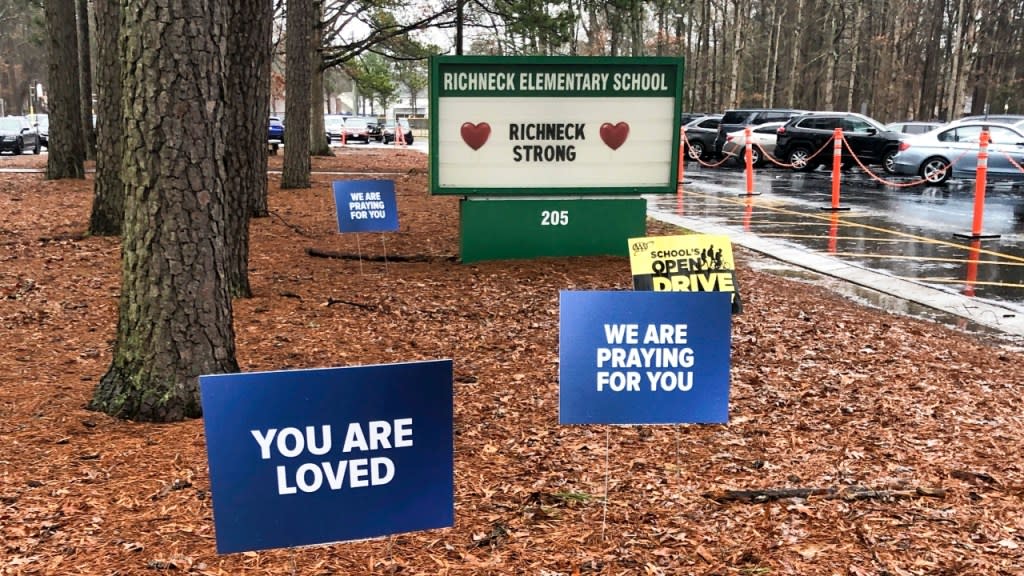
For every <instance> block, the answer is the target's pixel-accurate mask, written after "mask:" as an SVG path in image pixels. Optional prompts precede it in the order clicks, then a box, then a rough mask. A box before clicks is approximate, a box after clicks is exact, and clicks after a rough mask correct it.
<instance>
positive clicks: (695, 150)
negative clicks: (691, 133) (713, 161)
mask: <svg viewBox="0 0 1024 576" xmlns="http://www.w3.org/2000/svg"><path fill="white" fill-rule="evenodd" d="M703 157H704V145H703V144H701V143H700V142H690V158H693V159H694V160H700V159H701V158H703Z"/></svg>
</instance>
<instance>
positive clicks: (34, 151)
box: [32, 140, 43, 154]
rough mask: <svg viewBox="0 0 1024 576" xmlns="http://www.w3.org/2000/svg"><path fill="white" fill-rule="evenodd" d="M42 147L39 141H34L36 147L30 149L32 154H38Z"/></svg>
mask: <svg viewBox="0 0 1024 576" xmlns="http://www.w3.org/2000/svg"><path fill="white" fill-rule="evenodd" d="M42 147H43V145H42V144H40V143H39V140H36V147H35V148H33V149H32V153H33V154H39V150H40V149H41V148H42Z"/></svg>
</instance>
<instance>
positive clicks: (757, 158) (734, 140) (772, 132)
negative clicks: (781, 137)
mask: <svg viewBox="0 0 1024 576" xmlns="http://www.w3.org/2000/svg"><path fill="white" fill-rule="evenodd" d="M783 124H785V122H765V123H764V124H761V125H760V126H757V127H754V128H751V129H750V144H751V146H750V160H751V163H752V164H753V165H754V166H761V165H762V164H764V162H765V158H764V154H765V153H767V154H771V155H772V156H775V139H776V137H777V136H778V130H779V128H780V127H781V126H782V125H783ZM746 131H747V129H746V127H744V128H742V129H740V130H736V131H734V132H729V133H728V134H727V135H726V136H725V145H724V146H723V147H722V154H723V155H724V156H728V157H730V158H732V159H733V161H734V162H736V163H737V164H739V165H740V166H746V158H745V156H744V155H745V154H746V151H747V133H746Z"/></svg>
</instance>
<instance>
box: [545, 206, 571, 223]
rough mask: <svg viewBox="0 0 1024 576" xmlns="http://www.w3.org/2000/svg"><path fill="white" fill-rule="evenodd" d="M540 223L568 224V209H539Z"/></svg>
mask: <svg viewBox="0 0 1024 576" xmlns="http://www.w3.org/2000/svg"><path fill="white" fill-rule="evenodd" d="M540 225H541V226H568V225H569V211H568V210H541V211H540Z"/></svg>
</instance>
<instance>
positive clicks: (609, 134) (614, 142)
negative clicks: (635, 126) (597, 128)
mask: <svg viewBox="0 0 1024 576" xmlns="http://www.w3.org/2000/svg"><path fill="white" fill-rule="evenodd" d="M627 136H629V124H626V123H625V122H619V123H618V124H612V123H611V122H605V123H604V124H601V140H603V141H604V143H605V144H607V145H608V147H609V148H611V149H612V150H618V149H619V146H622V144H623V143H624V142H625V141H626V137H627Z"/></svg>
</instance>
